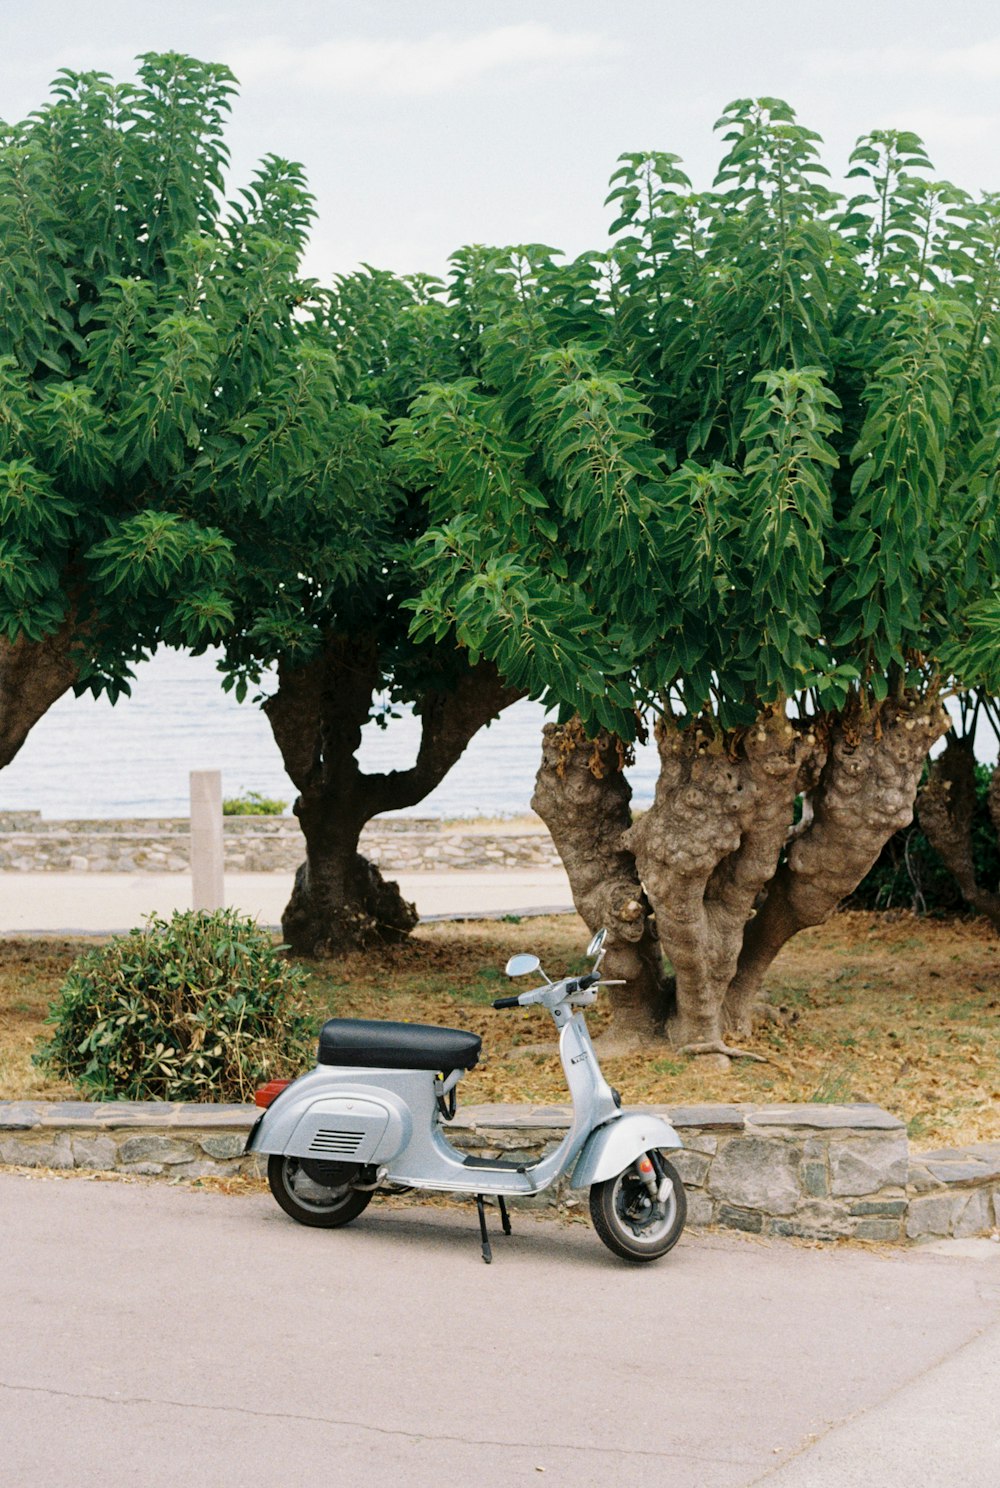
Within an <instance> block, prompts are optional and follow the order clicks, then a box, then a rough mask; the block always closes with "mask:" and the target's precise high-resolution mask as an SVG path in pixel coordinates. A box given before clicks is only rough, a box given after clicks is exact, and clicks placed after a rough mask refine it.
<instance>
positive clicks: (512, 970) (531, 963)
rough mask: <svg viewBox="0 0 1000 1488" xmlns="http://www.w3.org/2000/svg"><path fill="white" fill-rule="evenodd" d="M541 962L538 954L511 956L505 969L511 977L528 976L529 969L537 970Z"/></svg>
mask: <svg viewBox="0 0 1000 1488" xmlns="http://www.w3.org/2000/svg"><path fill="white" fill-rule="evenodd" d="M541 964H542V963H541V962H540V961H539V959H538V957H537V956H528V955H521V956H511V958H510V960H509V961H508V962H507V965H506V967H505V968H504V970H505V971H506V973H507V975H508V976H509V977H516V976H527V975H528V972H529V971H537V970H538V968H539V967H540V966H541Z"/></svg>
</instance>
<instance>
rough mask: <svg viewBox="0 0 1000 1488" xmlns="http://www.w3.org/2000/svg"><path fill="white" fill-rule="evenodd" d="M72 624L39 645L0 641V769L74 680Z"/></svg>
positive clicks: (23, 639) (76, 672) (22, 638)
mask: <svg viewBox="0 0 1000 1488" xmlns="http://www.w3.org/2000/svg"><path fill="white" fill-rule="evenodd" d="M72 642H73V624H72V622H71V621H67V622H66V623H65V624H64V625H63V627H62V629H61V630H59V631H58V632H57V633H56V634H55V635H53V636H47V637H46V639H45V640H43V641H29V640H28V638H27V637H26V636H23V635H22V636H19V637H18V639H17V640H16V641H9V640H7V639H6V638H5V637H0V769H2V768H3V766H4V765H9V764H10V762H11V760H12V759H13V758H14V756H15V755H16V754H17V752H18V750H19V749H20V747H21V745H22V744H23V743H24V741H25V739H26V738H27V737H28V734H29V733H30V732H31V730H32V728H33V727H34V726H35V724H36V723H37V722H38V720H39V719H40V718H41V717H42V716H43V715H44V714H45V713H47V712H48V710H49V709H50V708H51V707H52V704H53V703H54V702H56V701H57V700H58V699H59V698H61V697H62V695H63V693H64V692H68V691H69V689H70V688H71V687H72V686H73V684H74V682H75V681H76V680H77V677H78V675H79V668H78V666H77V663H76V661H75V660H72V659H71V656H70V651H71V646H72Z"/></svg>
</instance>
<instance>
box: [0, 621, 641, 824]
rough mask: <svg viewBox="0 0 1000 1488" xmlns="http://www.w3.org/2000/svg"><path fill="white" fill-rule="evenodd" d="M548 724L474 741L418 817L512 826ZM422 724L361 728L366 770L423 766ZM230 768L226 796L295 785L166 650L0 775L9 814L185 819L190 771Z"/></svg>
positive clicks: (1, 802)
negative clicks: (508, 821)
mask: <svg viewBox="0 0 1000 1488" xmlns="http://www.w3.org/2000/svg"><path fill="white" fill-rule="evenodd" d="M543 721H544V714H543V712H542V709H541V708H540V707H539V706H538V705H537V704H536V703H527V702H525V703H518V704H515V706H514V707H513V708H509V709H507V711H506V712H505V713H504V714H503V715H502V717H501V718H500V719H498V721H497V722H496V723H494V724H493V725H492V726H491V727H490V728H488V729H483V730H481V731H480V733H479V734H478V735H477V736H476V738H475V739H473V741H472V743H471V744H470V745H469V748H468V749H467V750H466V752H465V754H464V755H463V756H462V758H461V760H460V761H459V763H458V764H457V765H456V766H455V768H454V769H453V770H452V771H451V773H450V774H449V775H448V776H447V777H446V779H445V780H444V781H443V783H442V784H441V785H440V786H439V787H438V789H437V790H436V791H435V792H434V793H433V795H430V796H428V797H427V799H426V800H425V801H423V802H421V804H420V805H419V806H417V807H414V809H413V811H412V812H401V813H399V814H400V815H404V816H405V815H413V816H439V817H453V816H462V817H468V816H510V815H518V814H520V813H522V812H525V811H527V810H528V809H529V805H528V803H529V801H530V799H531V792H532V787H533V783H534V777H535V771H536V769H537V768H538V754H539V735H540V730H541V725H542V723H543ZM419 738H420V728H419V721H418V720H416V719H413V718H410V717H404V718H400V719H398V720H395V721H393V722H391V723H390V725H389V728H388V730H382V729H379V728H378V727H377V726H376V725H374V724H369V725H368V726H367V727H366V728H365V730H364V742H363V744H362V748H361V763H362V767H363V768H364V769H366V770H372V771H377V770H391V769H406V768H408V767H409V766H410V765H411V764H413V762H414V760H415V758H416V752H417V745H418V743H419ZM190 770H221V771H222V789H223V794H224V795H227V796H234V795H239V794H241V793H242V792H244V791H248V790H253V791H260V792H261V793H262V794H264V795H267V796H276V797H277V798H278V799H280V800H284V801H291V800H292V798H293V796H294V791H293V789H292V786H291V783H290V781H289V780H288V777H287V775H286V774H285V772H284V769H283V767H282V764H281V756H280V755H279V753H278V749H277V746H276V745H275V743H274V740H273V739H272V737H271V730H270V728H269V726H268V723H267V720H266V718H265V717H264V715H263V714H262V713H261V711H260V709H259V708H256V707H254V706H253V705H252V704H251V703H250V702H249V701H248V702H246V703H243V704H240V703H237V702H236V701H235V700H234V699H233V697H232V696H231V694H228V693H224V692H223V691H222V688H221V686H220V680H219V674H218V672H217V671H216V670H215V665H214V662H213V660H212V658H211V657H210V656H201V657H193V656H187V655H182V654H179V653H176V652H171V651H166V652H163V653H162V654H161V655H159V656H157V657H155V658H154V659H153V660H152V661H151V662H148V663H147V664H146V665H145V666H144V667H142V668H141V669H140V670H139V672H138V675H137V679H136V681H135V683H134V684H133V689H132V697H131V698H123V699H122V700H121V701H120V702H119V703H118V704H117V706H116V707H114V708H112V707H111V706H110V705H109V704H108V703H107V702H105V701H103V700H101V701H94V699H92V698H74V697H73V696H72V695H70V696H69V697H64V698H62V699H61V700H60V701H59V702H58V703H57V704H56V705H55V707H54V708H52V709H50V711H49V712H48V713H47V714H46V716H45V717H44V718H43V719H42V720H41V722H40V723H38V724H37V725H36V726H35V728H34V729H32V731H31V733H30V735H29V736H28V741H27V743H26V744H25V745H24V747H23V748H22V750H21V752H20V754H19V755H18V756H17V758H16V759H15V760H14V762H13V763H12V764H11V765H9V766H8V767H7V769H5V770H0V810H2V809H6V810H12V809H13V810H17V809H22V810H23V809H30V810H36V811H41V812H42V814H43V815H44V816H46V817H74V816H96V817H116V816H184V815H186V814H187V811H188V772H189V771H190ZM629 776H630V779H631V781H632V787H633V790H634V791H635V800H636V802H637V804H647V803H648V802H649V801H651V800H652V798H653V787H654V783H655V779H656V752H655V750H654V749H653V748H652V747H650V746H647V747H646V748H645V749H643V750H641V751H640V752H639V755H638V758H637V761H636V765H635V766H634V768H633V769H632V770H631V771H630V772H629Z"/></svg>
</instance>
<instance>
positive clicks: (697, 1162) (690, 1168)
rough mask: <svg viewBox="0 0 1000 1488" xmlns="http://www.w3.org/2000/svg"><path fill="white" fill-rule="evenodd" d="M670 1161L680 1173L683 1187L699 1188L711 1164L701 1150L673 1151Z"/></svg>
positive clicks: (709, 1159)
mask: <svg viewBox="0 0 1000 1488" xmlns="http://www.w3.org/2000/svg"><path fill="white" fill-rule="evenodd" d="M670 1161H671V1162H672V1163H673V1165H674V1167H675V1168H676V1169H677V1171H678V1173H680V1175H681V1181H682V1183H683V1184H684V1187H685V1188H701V1186H702V1185H703V1183H704V1182H705V1179H706V1177H707V1176H708V1170H709V1168H710V1167H711V1166H712V1160H711V1158H709V1157H706V1156H705V1155H704V1153H701V1152H685V1151H680V1152H677V1151H674V1152H671V1154H670Z"/></svg>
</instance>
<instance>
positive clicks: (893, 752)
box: [724, 702, 949, 1032]
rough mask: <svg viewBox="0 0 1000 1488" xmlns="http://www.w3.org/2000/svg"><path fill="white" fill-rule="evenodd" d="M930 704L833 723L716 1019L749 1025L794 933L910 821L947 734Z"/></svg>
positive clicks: (845, 890)
mask: <svg viewBox="0 0 1000 1488" xmlns="http://www.w3.org/2000/svg"><path fill="white" fill-rule="evenodd" d="M948 725H949V719H948V715H947V714H946V713H945V711H944V709H943V708H942V707H941V706H940V704H939V703H936V702H935V703H924V702H920V703H917V702H914V703H911V704H909V705H906V704H904V705H901V706H898V707H894V708H888V707H883V709H882V710H881V712H880V713H879V714H877V715H876V716H875V717H874V718H872V719H869V720H868V721H866V722H858V723H855V722H850V721H849V722H844V721H838V722H836V723H835V724H834V725H833V728H832V730H831V734H830V739H829V744H828V747H827V749H826V751H825V755H826V757H825V761H824V764H823V767H822V769H821V770H820V772H819V776H818V779H817V781H816V784H815V787H814V789H813V790H812V792H811V796H812V817H811V820H810V821H809V823H808V825H807V827H806V828H805V830H804V831H803V832H801V833H800V834H798V835H795V836H794V838H793V840H792V841H791V845H790V846H789V849H788V853H787V857H786V860H785V862H784V863H783V864H782V865H781V867H780V868H779V869H778V872H777V873H776V874H775V876H774V879H773V882H772V883H771V884H770V886H769V887H768V891H767V898H766V900H765V901H764V904H763V905H762V907H761V908H760V910H759V912H758V914H757V915H756V916H755V917H754V919H753V920H751V922H750V924H749V925H748V926H747V930H746V935H745V937H744V941H743V948H742V951H741V953H740V958H739V967H738V969H737V973H736V976H735V977H734V978H733V982H732V985H731V987H730V988H729V990H728V993H727V995H726V999H725V1010H724V1015H725V1022H726V1024H727V1025H728V1026H729V1027H731V1028H733V1029H735V1030H736V1031H737V1032H745V1031H746V1030H748V1029H749V1026H750V1021H751V1017H752V1013H753V1008H754V1005H755V1003H756V1002H757V999H758V997H759V995H760V990H761V985H762V982H763V978H764V973H765V972H766V971H767V968H768V967H769V966H770V965H771V962H772V961H773V960H774V958H775V956H776V955H777V954H778V952H779V950H780V949H781V947H782V946H783V945H784V944H785V942H786V941H787V940H789V939H790V938H791V937H792V936H793V935H795V934H797V933H798V931H799V930H804V929H805V928H806V927H807V926H809V925H820V924H822V923H823V921H824V920H825V919H826V918H827V917H828V916H829V915H830V914H832V913H833V911H834V910H835V909H836V908H837V905H838V904H839V903H840V902H841V900H842V899H844V898H845V897H846V896H847V895H848V894H849V893H851V891H852V890H853V889H855V888H857V886H858V884H859V883H860V882H861V880H862V879H863V878H864V876H865V874H866V873H867V872H868V870H869V868H871V866H872V864H873V863H874V862H875V860H876V858H877V857H878V855H879V853H880V852H881V851H882V848H883V847H884V846H885V844H886V843H887V842H888V840H889V838H890V837H891V836H892V834H893V833H894V832H898V831H899V829H900V828H901V827H905V826H907V825H908V824H909V822H910V821H912V819H913V804H914V799H915V797H916V793H917V784H918V782H919V780H920V772H921V770H922V768H923V763H924V760H925V759H926V757H927V753H928V751H929V750H930V748H931V746H932V745H933V744H934V743H935V741H936V740H937V739H939V738H940V737H941V735H942V734H943V733H944V732H945V730H946V729H947V728H948Z"/></svg>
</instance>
